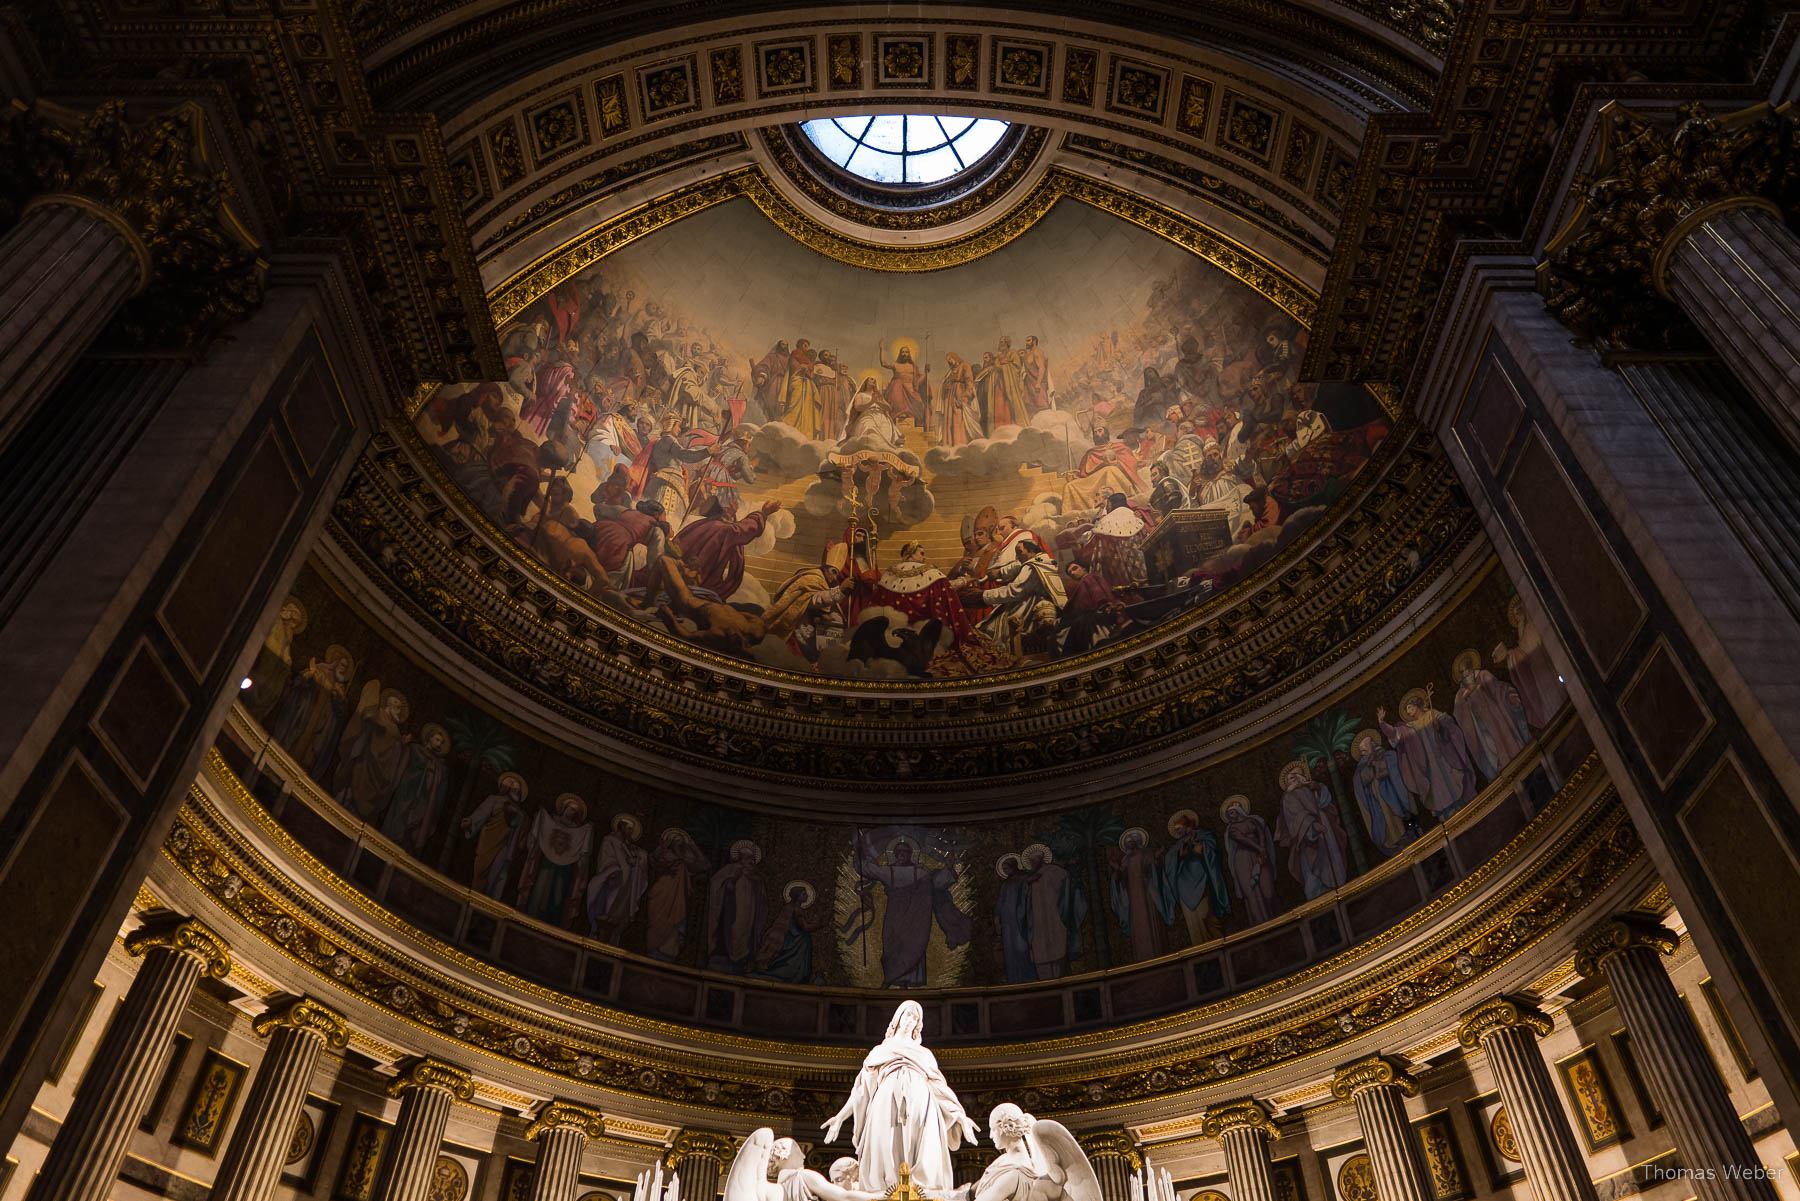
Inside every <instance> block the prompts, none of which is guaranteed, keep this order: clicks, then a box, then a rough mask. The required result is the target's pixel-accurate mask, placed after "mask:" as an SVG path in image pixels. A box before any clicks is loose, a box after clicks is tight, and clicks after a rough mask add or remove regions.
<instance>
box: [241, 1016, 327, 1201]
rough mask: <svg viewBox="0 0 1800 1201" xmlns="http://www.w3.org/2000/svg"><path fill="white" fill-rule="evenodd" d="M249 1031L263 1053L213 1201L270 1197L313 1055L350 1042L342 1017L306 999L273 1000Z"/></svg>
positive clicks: (308, 1080) (315, 1057) (256, 1200)
mask: <svg viewBox="0 0 1800 1201" xmlns="http://www.w3.org/2000/svg"><path fill="white" fill-rule="evenodd" d="M251 1028H252V1029H254V1030H255V1031H256V1033H257V1034H258V1035H261V1036H262V1037H264V1038H267V1039H268V1040H269V1049H268V1051H267V1052H265V1053H264V1055H263V1058H262V1062H261V1063H260V1064H258V1065H257V1068H256V1079H255V1080H254V1081H252V1082H251V1085H250V1095H249V1097H248V1098H247V1099H246V1100H245V1101H244V1112H243V1116H242V1117H240V1118H238V1123H237V1126H236V1128H235V1129H233V1130H232V1132H231V1142H230V1143H229V1144H228V1145H227V1146H226V1148H225V1158H224V1159H223V1160H222V1161H221V1162H220V1164H219V1174H218V1176H217V1177H216V1178H215V1179H214V1180H213V1188H212V1196H213V1201H268V1199H269V1197H270V1196H272V1195H273V1194H274V1192H275V1185H276V1182H277V1181H279V1180H280V1179H281V1169H282V1165H283V1164H284V1163H285V1162H286V1160H287V1153H288V1144H289V1143H291V1142H292V1141H293V1138H294V1124H295V1123H296V1122H297V1121H299V1119H300V1110H301V1107H302V1106H304V1105H305V1104H306V1090H307V1089H308V1088H309V1087H310V1086H311V1084H312V1076H313V1068H314V1067H315V1066H316V1065H317V1064H318V1062H319V1052H321V1051H323V1050H324V1049H325V1047H326V1046H327V1045H330V1046H332V1047H343V1046H344V1045H345V1044H347V1043H348V1042H349V1041H350V1030H349V1027H347V1026H346V1025H345V1024H344V1019H343V1017H342V1016H341V1015H339V1014H338V1013H337V1012H336V1011H335V1010H332V1009H329V1008H327V1007H326V1006H325V1005H322V1004H320V1003H319V1002H318V1001H315V1000H313V999H312V998H311V997H282V998H279V999H278V1000H277V1001H276V1003H275V1004H273V1005H271V1006H270V1007H269V1009H268V1011H267V1012H265V1013H264V1014H262V1015H261V1016H260V1017H258V1018H257V1019H256V1021H255V1022H254V1023H252V1027H251Z"/></svg>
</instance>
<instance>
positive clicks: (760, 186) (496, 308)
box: [489, 164, 1318, 328]
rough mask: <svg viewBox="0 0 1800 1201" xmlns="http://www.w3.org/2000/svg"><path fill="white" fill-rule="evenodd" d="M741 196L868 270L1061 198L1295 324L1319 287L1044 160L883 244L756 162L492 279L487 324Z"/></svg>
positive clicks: (949, 258) (942, 252)
mask: <svg viewBox="0 0 1800 1201" xmlns="http://www.w3.org/2000/svg"><path fill="white" fill-rule="evenodd" d="M739 198H747V199H749V200H750V201H751V202H752V203H754V204H755V205H756V207H757V208H758V209H760V210H761V211H762V213H763V215H764V216H766V217H767V218H768V219H769V220H770V221H772V222H774V223H775V225H777V226H778V227H780V228H781V229H782V230H783V231H784V232H786V233H787V234H788V235H789V236H790V237H792V238H794V239H795V240H796V241H798V242H800V243H801V244H803V245H805V246H807V247H808V248H810V249H812V250H814V251H817V252H818V253H820V254H823V255H826V256H828V257H830V258H834V259H837V260H838V261H840V262H844V263H849V264H850V265H851V266H855V267H865V268H868V269H870V270H874V271H908V272H910V271H941V270H943V269H944V268H947V267H956V266H960V265H962V264H963V263H968V262H973V261H974V260H976V259H978V258H981V257H982V256H984V255H987V254H991V253H993V252H994V251H996V250H998V249H1000V248H1001V247H1002V246H1005V245H1006V244H1008V243H1009V242H1011V241H1013V239H1015V238H1017V237H1018V236H1019V235H1020V234H1022V233H1024V232H1025V231H1026V230H1028V229H1030V228H1031V227H1032V226H1033V225H1035V224H1037V222H1038V221H1039V220H1040V219H1042V218H1043V216H1044V215H1045V214H1046V213H1048V212H1049V211H1050V210H1051V208H1052V207H1054V206H1055V205H1056V203H1057V202H1058V201H1059V200H1063V199H1070V200H1076V201H1080V202H1081V203H1083V204H1086V205H1090V206H1092V207H1093V208H1097V209H1100V210H1101V211H1102V212H1107V213H1111V214H1112V215H1113V216H1115V217H1118V218H1119V219H1121V220H1123V221H1128V222H1130V223H1131V224H1133V225H1137V226H1139V227H1141V228H1143V229H1146V230H1149V231H1150V232H1151V233H1154V234H1156V235H1158V236H1159V237H1162V238H1164V239H1166V240H1168V241H1170V242H1173V243H1174V244H1175V245H1177V246H1180V247H1181V248H1182V249H1184V250H1187V251H1189V252H1191V253H1193V254H1195V255H1198V256H1199V257H1201V258H1203V259H1205V260H1206V261H1207V262H1209V263H1211V264H1212V265H1213V266H1215V267H1217V268H1219V269H1220V270H1221V271H1224V272H1225V273H1226V274H1228V275H1230V276H1232V277H1234V278H1236V279H1237V280H1239V281H1240V282H1242V283H1244V284H1245V285H1247V286H1248V287H1250V288H1252V289H1253V290H1255V291H1256V292H1258V293H1260V294H1261V295H1262V296H1263V297H1264V298H1266V299H1267V300H1268V301H1269V302H1270V303H1272V304H1274V305H1275V307H1276V308H1279V309H1281V310H1282V311H1283V312H1285V313H1287V314H1288V315H1289V316H1291V317H1293V318H1294V319H1295V320H1296V321H1298V322H1299V323H1300V324H1301V325H1310V324H1311V322H1312V315H1313V308H1314V305H1315V304H1316V303H1317V300H1318V297H1317V294H1316V293H1314V292H1313V291H1312V289H1311V288H1309V287H1307V286H1306V285H1305V284H1304V283H1302V282H1301V281H1300V280H1299V279H1298V278H1296V277H1295V276H1293V275H1291V274H1290V273H1288V272H1287V271H1286V270H1284V269H1283V268H1281V267H1278V266H1276V265H1275V264H1274V263H1271V262H1269V261H1268V260H1267V259H1265V258H1263V257H1262V256H1261V255H1260V254H1257V253H1256V252H1255V251H1254V250H1251V249H1250V248H1249V247H1247V246H1245V245H1243V244H1242V243H1240V242H1237V241H1235V240H1233V239H1231V238H1227V237H1225V236H1224V235H1223V234H1220V233H1217V232H1215V231H1213V230H1211V229H1208V228H1207V227H1206V226H1205V225H1203V224H1201V223H1200V222H1199V221H1196V220H1195V219H1194V218H1192V217H1190V216H1187V215H1186V214H1184V213H1180V212H1177V211H1176V210H1174V209H1172V208H1169V207H1167V206H1166V205H1161V204H1158V203H1156V202H1155V201H1152V200H1146V199H1145V198H1144V197H1142V196H1138V195H1136V194H1135V193H1132V192H1130V191H1127V190H1126V189H1124V188H1121V187H1119V186H1118V185H1116V184H1114V183H1111V182H1109V181H1106V180H1101V179H1094V178H1092V177H1090V176H1086V175H1081V174H1078V173H1077V172H1074V171H1071V170H1069V169H1068V168H1066V167H1051V168H1050V169H1049V170H1048V171H1047V172H1045V174H1044V177H1043V178H1042V179H1041V180H1039V181H1038V182H1037V184H1035V185H1034V186H1033V187H1032V189H1031V191H1029V192H1028V193H1026V195H1025V196H1024V198H1023V199H1021V200H1020V201H1019V202H1018V203H1017V204H1015V205H1013V206H1012V207H1011V208H1009V209H1007V210H1006V212H1005V214H1004V215H1002V216H1001V217H999V218H997V219H996V220H994V221H993V222H991V223H990V224H988V225H986V226H983V227H982V228H981V229H979V230H976V231H974V232H972V233H968V234H962V235H959V236H957V237H954V238H950V239H947V240H945V241H942V242H930V243H923V244H919V245H907V246H890V245H884V244H882V243H878V242H868V241H863V240H861V239H858V238H852V237H849V236H847V235H845V234H841V233H839V232H837V231H836V230H833V229H829V228H827V227H826V226H824V225H821V224H820V223H819V222H818V221H816V220H814V219H813V218H812V217H810V216H808V215H806V214H805V213H803V212H801V211H800V209H799V208H797V207H795V205H794V204H793V202H791V201H790V200H788V198H787V197H786V196H784V195H783V194H782V192H781V190H780V189H779V188H777V187H776V186H775V185H774V184H773V183H772V182H771V181H770V180H769V177H768V175H767V174H766V173H765V172H764V170H763V168H762V167H761V166H759V165H754V164H753V165H751V166H747V167H740V168H738V169H737V170H735V171H731V172H727V173H726V174H724V175H718V176H714V177H713V178H711V179H706V180H702V181H701V182H700V183H697V184H692V185H689V186H688V187H685V188H680V189H677V190H676V191H674V192H670V193H669V194H667V195H665V196H662V197H659V198H658V199H656V200H653V201H650V202H648V203H645V204H642V205H639V206H638V207H637V208H634V209H631V210H629V211H628V212H624V213H621V214H619V215H618V216H616V217H613V218H611V219H610V220H607V221H604V222H602V223H601V224H599V225H598V226H595V227H594V228H593V229H590V230H588V231H587V232H585V233H582V234H580V235H578V236H577V237H575V238H573V239H572V240H570V241H569V242H566V243H564V244H563V245H562V246H559V247H558V248H556V249H555V250H552V251H551V252H549V253H548V254H546V255H544V256H542V257H541V258H539V259H538V260H537V261H536V262H534V263H532V264H530V265H529V266H527V267H525V268H524V269H523V270H521V271H520V272H518V273H517V274H515V275H514V276H513V277H512V278H510V279H508V280H507V281H506V282H505V283H502V284H501V285H500V286H499V287H497V288H496V289H495V290H494V291H493V293H492V295H491V296H490V298H489V305H490V307H491V308H492V310H493V315H494V324H495V325H496V326H497V327H501V328H504V327H505V325H506V324H507V323H508V322H509V321H511V320H512V319H513V318H514V317H516V316H518V315H519V313H521V312H523V311H524V310H525V308H526V307H527V306H528V305H530V304H532V303H533V302H534V301H536V300H537V299H538V298H539V297H541V296H543V295H544V294H545V293H547V292H549V291H550V290H551V289H552V288H554V287H556V286H557V285H558V284H560V283H562V282H563V281H564V280H567V279H569V278H571V277H572V276H574V275H576V274H578V273H580V272H582V271H585V270H586V269H588V268H589V267H592V266H593V265H594V264H596V263H598V262H599V261H600V260H601V259H603V258H605V257H606V256H607V255H609V254H611V253H613V252H614V251H616V250H618V249H619V248H621V247H623V246H626V245H629V244H630V243H632V242H635V241H637V240H638V239H639V238H642V237H646V236H647V235H649V234H652V233H655V232H656V231H658V230H660V229H663V228H665V227H667V226H669V225H672V224H674V223H675V222H677V221H680V220H681V219H682V218H684V217H691V216H693V215H694V214H696V213H700V212H704V211H706V210H707V209H709V208H712V207H713V206H714V205H718V204H723V203H725V202H726V201H729V200H737V199H739Z"/></svg>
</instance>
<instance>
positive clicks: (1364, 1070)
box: [1331, 1055, 1419, 1101]
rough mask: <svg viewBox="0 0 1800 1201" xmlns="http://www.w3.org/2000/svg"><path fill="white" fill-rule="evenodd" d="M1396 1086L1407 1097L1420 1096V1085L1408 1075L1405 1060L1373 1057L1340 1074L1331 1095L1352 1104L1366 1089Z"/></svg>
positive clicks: (1349, 1066)
mask: <svg viewBox="0 0 1800 1201" xmlns="http://www.w3.org/2000/svg"><path fill="white" fill-rule="evenodd" d="M1381 1085H1392V1086H1393V1087H1395V1088H1397V1089H1399V1090H1400V1095H1401V1096H1403V1097H1416V1096H1418V1095H1419V1081H1418V1079H1417V1078H1416V1077H1414V1076H1413V1075H1412V1073H1410V1072H1408V1071H1407V1064H1406V1062H1405V1061H1404V1060H1402V1059H1400V1058H1398V1057H1396V1056H1393V1055H1371V1056H1369V1057H1368V1058H1366V1059H1359V1060H1357V1061H1356V1062H1355V1063H1351V1064H1346V1065H1344V1066H1343V1067H1341V1068H1339V1069H1338V1070H1337V1075H1336V1076H1334V1077H1332V1080H1331V1095H1332V1096H1334V1097H1336V1098H1337V1099H1338V1100H1340V1101H1348V1100H1349V1099H1350V1098H1351V1097H1353V1096H1355V1095H1356V1094H1357V1093H1358V1092H1361V1091H1362V1090H1363V1089H1365V1088H1375V1087H1378V1086H1381Z"/></svg>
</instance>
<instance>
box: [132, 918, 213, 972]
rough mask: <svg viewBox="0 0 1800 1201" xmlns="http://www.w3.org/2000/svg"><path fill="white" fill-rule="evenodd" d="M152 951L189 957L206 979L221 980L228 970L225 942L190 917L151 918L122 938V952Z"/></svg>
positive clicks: (141, 952) (140, 953) (138, 952)
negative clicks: (197, 962) (195, 960)
mask: <svg viewBox="0 0 1800 1201" xmlns="http://www.w3.org/2000/svg"><path fill="white" fill-rule="evenodd" d="M152 947H166V948H167V949H169V950H171V951H178V952H180V953H181V954H183V955H192V956H193V957H194V958H195V959H198V960H199V961H200V962H201V963H202V964H203V965H204V967H203V968H202V969H201V970H202V971H204V972H205V973H206V974H207V975H208V976H211V977H213V978H214V979H217V980H222V979H224V978H225V974H226V973H227V972H229V971H230V970H231V948H230V947H229V946H227V945H226V943H225V940H224V939H222V938H220V937H219V936H218V935H217V934H214V933H213V932H212V931H211V930H209V929H207V928H206V927H205V926H204V925H203V924H201V923H200V922H198V921H195V920H194V919H193V918H191V917H183V916H182V915H181V914H179V913H167V912H165V913H160V914H152V915H150V917H149V919H148V920H146V921H145V922H144V924H143V925H141V926H139V927H138V928H137V929H136V930H133V931H132V932H131V933H130V934H128V935H126V936H125V949H126V950H127V951H129V952H131V953H132V954H133V955H142V954H144V953H145V952H147V951H149V950H150V949H151V948H152Z"/></svg>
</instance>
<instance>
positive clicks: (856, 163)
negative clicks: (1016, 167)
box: [800, 113, 1010, 184]
mask: <svg viewBox="0 0 1800 1201" xmlns="http://www.w3.org/2000/svg"><path fill="white" fill-rule="evenodd" d="M1009 124H1010V122H1007V121H996V120H993V119H991V118H987V117H946V116H939V115H935V114H933V115H923V116H922V115H920V114H917V113H908V114H900V113H885V114H882V115H880V116H874V117H830V118H826V119H821V120H817V121H802V122H801V123H800V128H801V129H804V130H805V131H806V136H807V137H809V138H811V139H812V143H813V145H815V146H817V147H818V148H819V152H820V153H821V154H823V155H824V156H825V157H826V158H828V159H830V160H831V161H832V162H834V163H836V164H837V165H838V166H840V167H842V168H843V169H844V170H846V171H848V172H850V173H851V174H852V175H860V176H862V178H864V179H867V180H870V181H872V182H874V183H880V184H932V183H940V182H942V181H944V180H946V179H949V178H950V177H951V176H953V175H956V174H958V173H959V172H962V171H966V170H968V169H969V168H970V167H973V166H974V165H975V164H976V163H979V162H980V161H981V160H982V158H983V156H985V155H986V154H987V153H988V151H990V150H992V149H993V148H994V147H995V146H996V145H998V144H999V141H1000V139H1001V138H1002V137H1004V136H1005V134H1006V130H1007V126H1008V125H1009Z"/></svg>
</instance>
